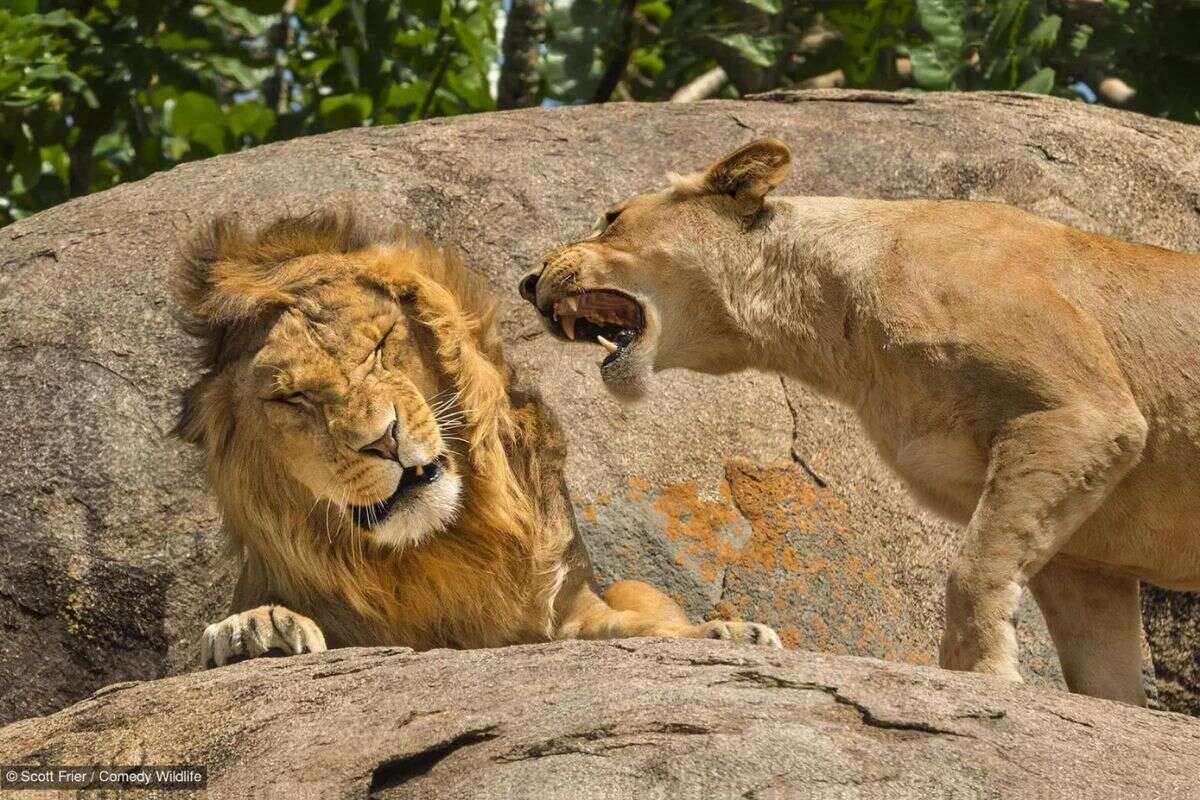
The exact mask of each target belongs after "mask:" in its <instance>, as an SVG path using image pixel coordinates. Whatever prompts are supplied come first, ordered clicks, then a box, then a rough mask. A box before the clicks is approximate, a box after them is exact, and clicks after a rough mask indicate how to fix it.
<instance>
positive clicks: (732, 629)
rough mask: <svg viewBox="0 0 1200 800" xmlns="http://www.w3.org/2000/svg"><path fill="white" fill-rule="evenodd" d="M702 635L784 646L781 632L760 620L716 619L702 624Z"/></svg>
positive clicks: (707, 637)
mask: <svg viewBox="0 0 1200 800" xmlns="http://www.w3.org/2000/svg"><path fill="white" fill-rule="evenodd" d="M700 635H701V636H703V637H704V638H706V639H727V640H729V641H731V642H745V643H748V644H760V645H763V646H764V647H776V648H779V649H782V648H783V642H781V641H779V634H777V633H776V632H775V630H774V628H771V627H770V626H768V625H763V624H762V623H760V622H742V621H740V620H735V621H727V620H723V619H716V620H713V621H712V622H706V623H704V624H703V625H701V626H700Z"/></svg>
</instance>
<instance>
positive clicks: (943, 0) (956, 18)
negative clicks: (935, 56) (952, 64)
mask: <svg viewBox="0 0 1200 800" xmlns="http://www.w3.org/2000/svg"><path fill="white" fill-rule="evenodd" d="M966 20H967V4H966V0H917V21H918V22H919V23H920V25H921V27H922V28H923V29H924V30H925V32H926V33H928V34H929V35H930V36H931V37H933V43H934V45H935V46H936V47H937V49H938V50H940V51H941V52H942V54H943V55H950V54H954V56H958V54H959V53H961V52H962V49H963V47H964V46H965V45H966V38H967V35H966V31H965V30H964V26H965V24H966Z"/></svg>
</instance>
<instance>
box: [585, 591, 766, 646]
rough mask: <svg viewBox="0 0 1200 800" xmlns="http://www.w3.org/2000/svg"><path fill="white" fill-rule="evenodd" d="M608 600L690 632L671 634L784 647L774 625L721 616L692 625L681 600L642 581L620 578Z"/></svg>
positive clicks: (605, 595) (616, 608) (622, 607)
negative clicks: (724, 618)
mask: <svg viewBox="0 0 1200 800" xmlns="http://www.w3.org/2000/svg"><path fill="white" fill-rule="evenodd" d="M604 601H605V602H606V603H608V605H609V606H610V607H612V608H613V609H615V610H617V611H635V612H641V613H643V614H648V615H650V616H652V617H654V618H655V619H658V620H661V621H663V622H664V623H666V624H668V625H680V626H684V627H685V628H687V629H688V630H687V632H686V633H680V634H671V635H682V636H690V637H693V638H698V639H727V640H729V641H734V642H747V643H749V644H761V645H766V646H768V647H783V643H782V642H780V641H779V635H778V634H777V633H775V631H774V630H773V629H772V628H771V627H769V626H767V625H763V624H762V623H759V622H743V621H741V620H719V619H718V620H713V621H712V622H705V623H703V624H701V625H692V623H691V621H689V620H688V618H687V615H686V614H684V613H683V609H682V608H680V607H679V604H678V603H676V602H675V601H674V600H672V599H671V598H670V597H669V596H667V594H666V593H664V592H662V591H660V590H659V589H657V588H655V587H653V586H651V585H650V584H648V583H642V582H641V581H617V582H616V583H614V584H613V585H612V586H610V587H608V591H606V592H605V593H604Z"/></svg>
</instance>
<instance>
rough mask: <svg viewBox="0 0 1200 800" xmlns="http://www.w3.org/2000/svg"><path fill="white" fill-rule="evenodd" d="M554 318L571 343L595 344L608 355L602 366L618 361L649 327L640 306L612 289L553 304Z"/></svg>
mask: <svg viewBox="0 0 1200 800" xmlns="http://www.w3.org/2000/svg"><path fill="white" fill-rule="evenodd" d="M552 315H553V318H554V321H555V322H557V323H558V325H559V326H560V327H561V328H562V332H563V335H564V336H566V337H567V338H568V339H570V340H571V341H594V342H596V343H597V344H599V345H601V346H602V347H604V349H605V350H607V351H608V355H607V356H605V358H604V361H603V362H601V366H605V365H608V364H610V363H612V362H614V361H616V360H617V359H619V358H620V357H621V355H622V354H623V353H624V352H625V350H626V348H628V347H629V346H630V345H632V344H633V343H634V342H635V341H637V337H638V336H640V335H641V333H642V330H643V329H644V328H645V327H646V322H645V318H644V316H643V314H642V307H641V306H640V305H639V304H638V302H637V301H636V300H634V299H633V298H632V297H629V296H628V295H626V294H623V293H622V292H618V291H615V290H612V289H596V290H593V291H585V292H581V293H580V294H577V295H573V296H571V297H564V298H563V299H561V300H559V301H558V302H557V303H555V304H554V308H553V311H552Z"/></svg>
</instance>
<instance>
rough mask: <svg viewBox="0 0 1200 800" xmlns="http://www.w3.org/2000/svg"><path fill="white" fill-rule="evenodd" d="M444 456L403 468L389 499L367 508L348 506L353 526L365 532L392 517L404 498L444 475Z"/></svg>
mask: <svg viewBox="0 0 1200 800" xmlns="http://www.w3.org/2000/svg"><path fill="white" fill-rule="evenodd" d="M445 471H446V467H445V456H439V457H438V458H435V459H434V460H433V461H430V462H429V463H428V464H421V465H418V466H415V467H405V468H404V471H403V472H402V473H400V483H399V484H397V486H396V491H394V492H392V494H391V496H390V497H387V498H385V499H383V500H380V501H379V502H378V503H374V504H372V505H368V506H350V516H351V517H353V518H354V524H356V525H357V526H358V527H360V528H362V529H363V530H365V531H369V530H371V528H374V527H375V526H376V525H378V524H379V523H381V522H383V521H384V520H386V519H387V518H388V517H390V516H391V515H392V512H393V511H394V510H395V509H396V506H398V505H399V504H400V502H401V501H402V500H403V499H404V497H405V496H406V495H408V494H411V493H412V492H414V491H416V490H418V489H420V488H421V487H422V486H428V485H429V484H431V483H433V482H435V481H436V480H438V479H439V478H441V477H442V475H443V474H444V473H445Z"/></svg>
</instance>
